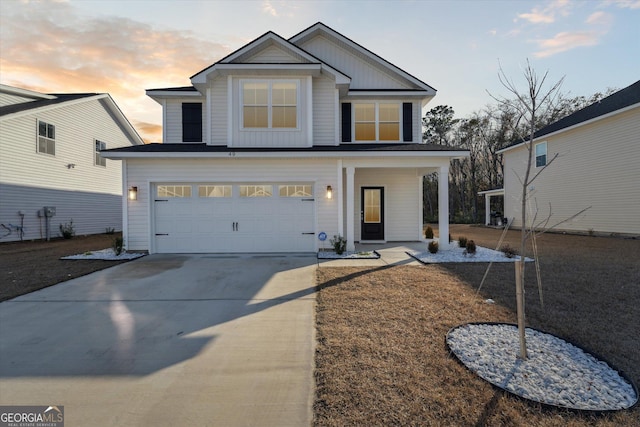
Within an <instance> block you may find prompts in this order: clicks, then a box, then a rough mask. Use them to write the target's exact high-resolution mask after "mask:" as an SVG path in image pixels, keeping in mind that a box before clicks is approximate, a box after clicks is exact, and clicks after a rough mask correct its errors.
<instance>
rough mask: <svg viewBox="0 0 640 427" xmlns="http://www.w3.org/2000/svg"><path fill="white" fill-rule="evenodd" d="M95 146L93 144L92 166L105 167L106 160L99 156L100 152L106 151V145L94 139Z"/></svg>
mask: <svg viewBox="0 0 640 427" xmlns="http://www.w3.org/2000/svg"><path fill="white" fill-rule="evenodd" d="M95 142H96V144H95V147H96V148H95V153H94V164H95V165H96V166H105V167H106V166H107V159H106V158H104V157H102V156H101V155H100V150H106V149H107V144H106V143H104V142H102V141H98V140H97V139H96V141H95Z"/></svg>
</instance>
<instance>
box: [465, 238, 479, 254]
mask: <svg viewBox="0 0 640 427" xmlns="http://www.w3.org/2000/svg"><path fill="white" fill-rule="evenodd" d="M464 252H465V253H466V254H469V255H475V254H476V242H474V241H473V240H469V241H468V242H467V246H466V249H465V250H464Z"/></svg>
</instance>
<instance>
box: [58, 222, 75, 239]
mask: <svg viewBox="0 0 640 427" xmlns="http://www.w3.org/2000/svg"><path fill="white" fill-rule="evenodd" d="M60 235H61V236H62V237H64V238H65V239H70V238H72V237H73V236H75V235H76V231H75V230H74V228H73V220H71V221H69V222H66V223H64V224H60Z"/></svg>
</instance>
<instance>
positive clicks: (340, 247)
mask: <svg viewBox="0 0 640 427" xmlns="http://www.w3.org/2000/svg"><path fill="white" fill-rule="evenodd" d="M329 243H331V246H333V250H334V251H335V252H336V253H337V254H338V255H342V254H343V253H344V251H345V250H346V249H347V239H345V238H344V237H342V236H341V235H339V234H336V235H335V236H333V239H331V240H329Z"/></svg>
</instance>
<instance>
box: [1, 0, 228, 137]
mask: <svg viewBox="0 0 640 427" xmlns="http://www.w3.org/2000/svg"><path fill="white" fill-rule="evenodd" d="M0 28H1V29H0V51H1V52H2V57H0V68H1V69H2V76H1V78H2V81H3V83H5V84H9V85H13V86H18V87H23V88H25V89H32V90H36V91H40V92H45V93H56V92H57V93H63V92H108V93H110V94H111V95H112V96H113V98H114V99H115V100H116V102H117V103H118V105H119V106H120V108H121V109H122V110H123V112H124V113H125V115H126V116H127V117H128V118H129V120H130V121H131V122H132V123H144V122H145V121H150V120H151V118H150V117H148V116H149V110H150V109H155V110H156V111H158V112H159V106H158V105H157V104H155V102H153V101H151V100H150V99H149V98H148V97H147V96H146V95H145V93H144V89H146V88H153V87H167V86H183V85H188V84H189V81H188V77H189V76H191V75H192V74H194V73H196V72H198V71H199V70H201V69H202V68H204V67H205V66H207V65H209V64H211V63H213V62H215V61H216V60H218V59H220V58H221V57H223V56H224V55H226V54H228V52H229V51H230V49H229V48H228V47H227V46H226V45H224V44H221V43H214V42H210V41H205V40H201V39H198V38H197V37H195V36H194V34H193V33H190V32H186V31H176V30H171V29H166V28H155V27H152V26H151V25H148V24H145V23H142V22H137V21H134V20H131V19H126V18H121V17H117V18H116V17H100V18H93V17H91V18H88V17H84V16H80V15H78V13H77V12H76V9H74V7H73V6H72V5H70V4H68V3H52V2H38V3H33V2H28V3H18V2H9V4H8V5H3V13H2V16H1V17H0ZM157 116H158V118H159V117H160V115H159V113H158V114H157ZM143 129H144V131H143ZM152 130H153V129H152V128H150V127H147V126H143V127H142V128H140V129H138V131H139V132H140V133H141V135H142V136H143V138H145V139H147V140H150V139H153V140H155V141H157V140H158V138H156V135H157V134H156V133H155V132H153V135H149V136H147V135H146V134H145V133H144V132H147V131H149V132H151V131H152Z"/></svg>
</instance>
